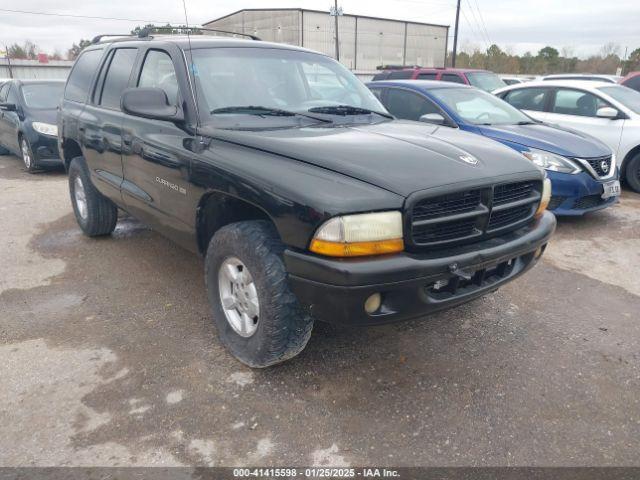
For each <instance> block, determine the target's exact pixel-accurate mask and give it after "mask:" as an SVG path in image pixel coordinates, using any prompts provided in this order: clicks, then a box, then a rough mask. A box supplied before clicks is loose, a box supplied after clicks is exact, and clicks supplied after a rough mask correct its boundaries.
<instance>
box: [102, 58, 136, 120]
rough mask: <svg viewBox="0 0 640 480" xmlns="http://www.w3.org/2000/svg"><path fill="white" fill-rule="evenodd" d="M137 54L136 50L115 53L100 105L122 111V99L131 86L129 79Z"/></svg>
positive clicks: (103, 87) (105, 79) (105, 80)
mask: <svg viewBox="0 0 640 480" xmlns="http://www.w3.org/2000/svg"><path fill="white" fill-rule="evenodd" d="M137 54H138V50H137V49H135V48H119V49H117V50H116V51H115V53H114V54H113V56H112V57H111V62H110V63H109V69H108V70H107V74H106V76H105V78H104V85H103V86H102V93H101V94H100V100H99V101H98V103H99V104H100V105H102V106H103V107H106V108H111V109H114V110H119V109H120V97H121V96H122V92H124V90H125V89H126V88H127V86H128V85H129V77H130V76H131V70H133V64H134V62H135V61H136V55H137Z"/></svg>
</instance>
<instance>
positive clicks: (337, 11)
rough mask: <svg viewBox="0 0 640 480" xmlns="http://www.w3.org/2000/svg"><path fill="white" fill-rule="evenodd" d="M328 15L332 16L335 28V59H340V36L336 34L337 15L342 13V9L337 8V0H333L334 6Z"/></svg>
mask: <svg viewBox="0 0 640 480" xmlns="http://www.w3.org/2000/svg"><path fill="white" fill-rule="evenodd" d="M330 15H332V16H333V17H334V20H335V29H336V60H337V61H338V62H339V61H340V38H339V36H338V16H340V15H342V10H341V9H339V8H338V0H334V6H333V8H332V9H331V12H330Z"/></svg>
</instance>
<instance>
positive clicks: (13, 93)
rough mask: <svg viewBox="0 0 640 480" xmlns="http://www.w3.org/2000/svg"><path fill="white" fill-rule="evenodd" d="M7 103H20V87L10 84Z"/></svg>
mask: <svg viewBox="0 0 640 480" xmlns="http://www.w3.org/2000/svg"><path fill="white" fill-rule="evenodd" d="M6 102H7V103H13V104H15V105H18V104H19V103H20V97H19V95H18V87H16V86H15V85H11V84H9V91H8V92H7V100H6Z"/></svg>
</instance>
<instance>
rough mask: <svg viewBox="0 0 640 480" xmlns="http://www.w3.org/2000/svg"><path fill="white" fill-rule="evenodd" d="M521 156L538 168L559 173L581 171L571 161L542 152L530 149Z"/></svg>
mask: <svg viewBox="0 0 640 480" xmlns="http://www.w3.org/2000/svg"><path fill="white" fill-rule="evenodd" d="M522 154H523V155H524V156H525V157H527V158H528V159H529V160H531V161H532V162H533V163H535V164H536V165H537V166H539V167H540V168H544V169H545V170H550V171H552V172H560V173H572V174H573V173H580V172H581V171H582V170H581V169H580V167H579V166H578V165H576V164H575V163H573V162H572V161H571V160H569V159H568V158H565V157H561V156H560V155H556V154H555V153H549V152H545V151H544V150H536V149H533V148H532V149H530V150H529V151H527V152H522Z"/></svg>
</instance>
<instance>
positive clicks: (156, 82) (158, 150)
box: [122, 49, 195, 247]
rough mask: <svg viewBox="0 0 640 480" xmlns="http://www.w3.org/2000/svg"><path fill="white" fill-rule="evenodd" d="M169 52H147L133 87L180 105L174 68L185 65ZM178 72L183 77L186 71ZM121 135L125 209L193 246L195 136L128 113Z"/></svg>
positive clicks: (179, 127) (172, 125)
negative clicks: (161, 93) (156, 92)
mask: <svg viewBox="0 0 640 480" xmlns="http://www.w3.org/2000/svg"><path fill="white" fill-rule="evenodd" d="M172 53H173V55H174V56H172V55H171V54H170V52H169V51H167V50H161V49H148V50H147V51H146V52H145V53H144V54H143V55H144V59H143V61H142V65H141V68H140V71H139V73H138V74H137V78H136V79H135V80H134V84H135V85H136V86H138V87H147V88H160V89H162V90H164V91H165V93H166V94H167V98H168V99H169V102H170V103H172V104H174V105H176V106H178V105H181V104H182V99H183V98H184V91H185V89H184V88H181V86H180V82H179V78H178V76H177V74H176V71H177V67H176V65H177V66H178V68H180V67H183V65H182V64H181V63H179V62H180V60H179V58H180V56H179V54H178V52H177V51H176V52H172ZM178 71H180V70H178ZM181 73H182V75H181V78H184V77H186V70H184V69H183V71H181ZM123 131H124V150H123V156H122V161H123V171H124V182H123V183H122V199H123V202H124V203H125V205H126V208H127V210H128V211H129V212H131V214H132V215H134V216H136V217H137V218H139V219H140V220H142V221H144V222H145V223H147V224H149V225H151V226H152V227H154V228H155V229H156V230H159V231H161V232H162V233H164V234H165V235H166V236H168V237H170V238H172V239H173V240H174V241H176V242H177V243H179V244H182V245H184V246H187V247H192V243H193V231H194V229H195V218H194V215H193V202H192V201H191V200H190V199H191V196H192V192H191V190H190V185H189V175H190V161H191V155H190V152H191V150H190V149H191V148H192V146H193V144H194V142H195V136H194V135H192V134H189V133H187V131H185V129H184V128H183V126H182V125H180V124H176V123H173V122H170V121H164V120H150V119H146V118H140V117H135V116H132V115H126V117H125V120H124V124H123Z"/></svg>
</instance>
